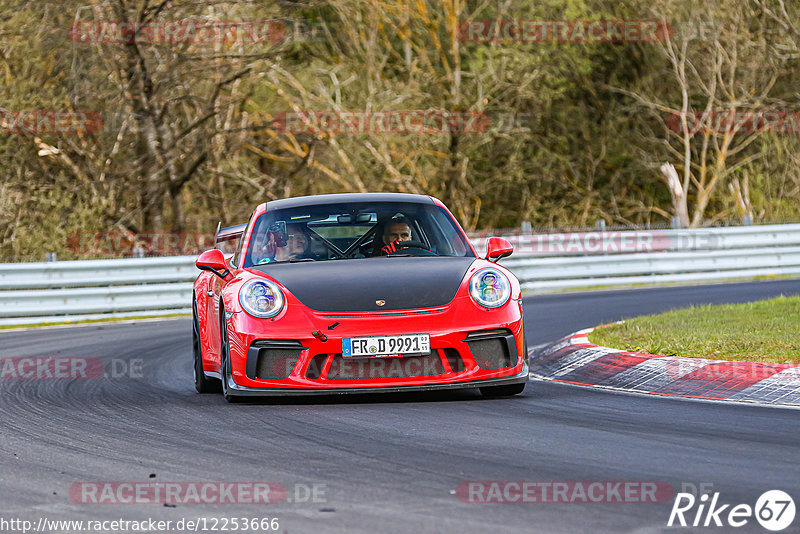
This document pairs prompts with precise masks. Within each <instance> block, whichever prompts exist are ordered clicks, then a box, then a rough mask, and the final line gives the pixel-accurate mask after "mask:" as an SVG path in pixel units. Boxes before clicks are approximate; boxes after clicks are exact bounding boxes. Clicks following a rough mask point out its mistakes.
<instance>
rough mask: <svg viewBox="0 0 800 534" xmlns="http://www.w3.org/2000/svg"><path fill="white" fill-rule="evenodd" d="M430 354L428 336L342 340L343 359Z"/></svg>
mask: <svg viewBox="0 0 800 534" xmlns="http://www.w3.org/2000/svg"><path fill="white" fill-rule="evenodd" d="M430 353H431V336H430V334H405V335H399V336H370V337H345V338H342V356H344V357H345V358H369V357H371V356H395V355H398V354H430Z"/></svg>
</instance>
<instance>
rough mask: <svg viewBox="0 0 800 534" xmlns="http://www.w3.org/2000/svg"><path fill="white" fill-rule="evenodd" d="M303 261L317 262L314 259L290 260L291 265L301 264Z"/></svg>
mask: <svg viewBox="0 0 800 534" xmlns="http://www.w3.org/2000/svg"><path fill="white" fill-rule="evenodd" d="M302 261H317V260H315V259H313V258H297V259H294V260H289V263H300V262H302Z"/></svg>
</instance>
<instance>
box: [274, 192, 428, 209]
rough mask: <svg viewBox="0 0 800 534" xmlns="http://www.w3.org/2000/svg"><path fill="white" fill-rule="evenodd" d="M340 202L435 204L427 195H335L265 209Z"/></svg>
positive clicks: (292, 200) (295, 199) (288, 201)
mask: <svg viewBox="0 0 800 534" xmlns="http://www.w3.org/2000/svg"><path fill="white" fill-rule="evenodd" d="M342 202H412V203H416V204H435V202H434V201H433V199H432V198H431V197H429V196H427V195H412V194H410V193H336V194H331V195H311V196H305V197H293V198H282V199H279V200H272V201H270V202H267V206H266V209H267V210H274V209H283V208H297V207H301V206H318V205H321V204H338V203H342Z"/></svg>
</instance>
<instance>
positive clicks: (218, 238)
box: [214, 222, 247, 248]
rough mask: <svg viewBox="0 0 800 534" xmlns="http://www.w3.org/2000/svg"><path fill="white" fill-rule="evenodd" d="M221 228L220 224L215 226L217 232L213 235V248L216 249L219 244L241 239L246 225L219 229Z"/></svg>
mask: <svg viewBox="0 0 800 534" xmlns="http://www.w3.org/2000/svg"><path fill="white" fill-rule="evenodd" d="M221 226H222V223H221V222H220V223H218V224H217V232H216V233H215V234H214V248H217V245H218V244H219V243H224V242H226V241H233V240H234V239H239V238H240V237H242V234H243V233H244V229H245V228H247V224H237V225H236V226H229V227H227V228H221Z"/></svg>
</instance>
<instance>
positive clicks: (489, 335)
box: [466, 330, 517, 370]
mask: <svg viewBox="0 0 800 534" xmlns="http://www.w3.org/2000/svg"><path fill="white" fill-rule="evenodd" d="M466 342H467V345H468V346H469V350H471V351H472V355H473V356H474V357H475V362H476V363H477V364H478V367H480V368H481V369H484V370H492V369H503V368H505V367H514V366H515V365H517V343H516V341H515V340H514V335H513V334H512V333H511V331H510V330H485V331H483V332H472V333H470V334H469V335H468V336H467V339H466Z"/></svg>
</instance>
